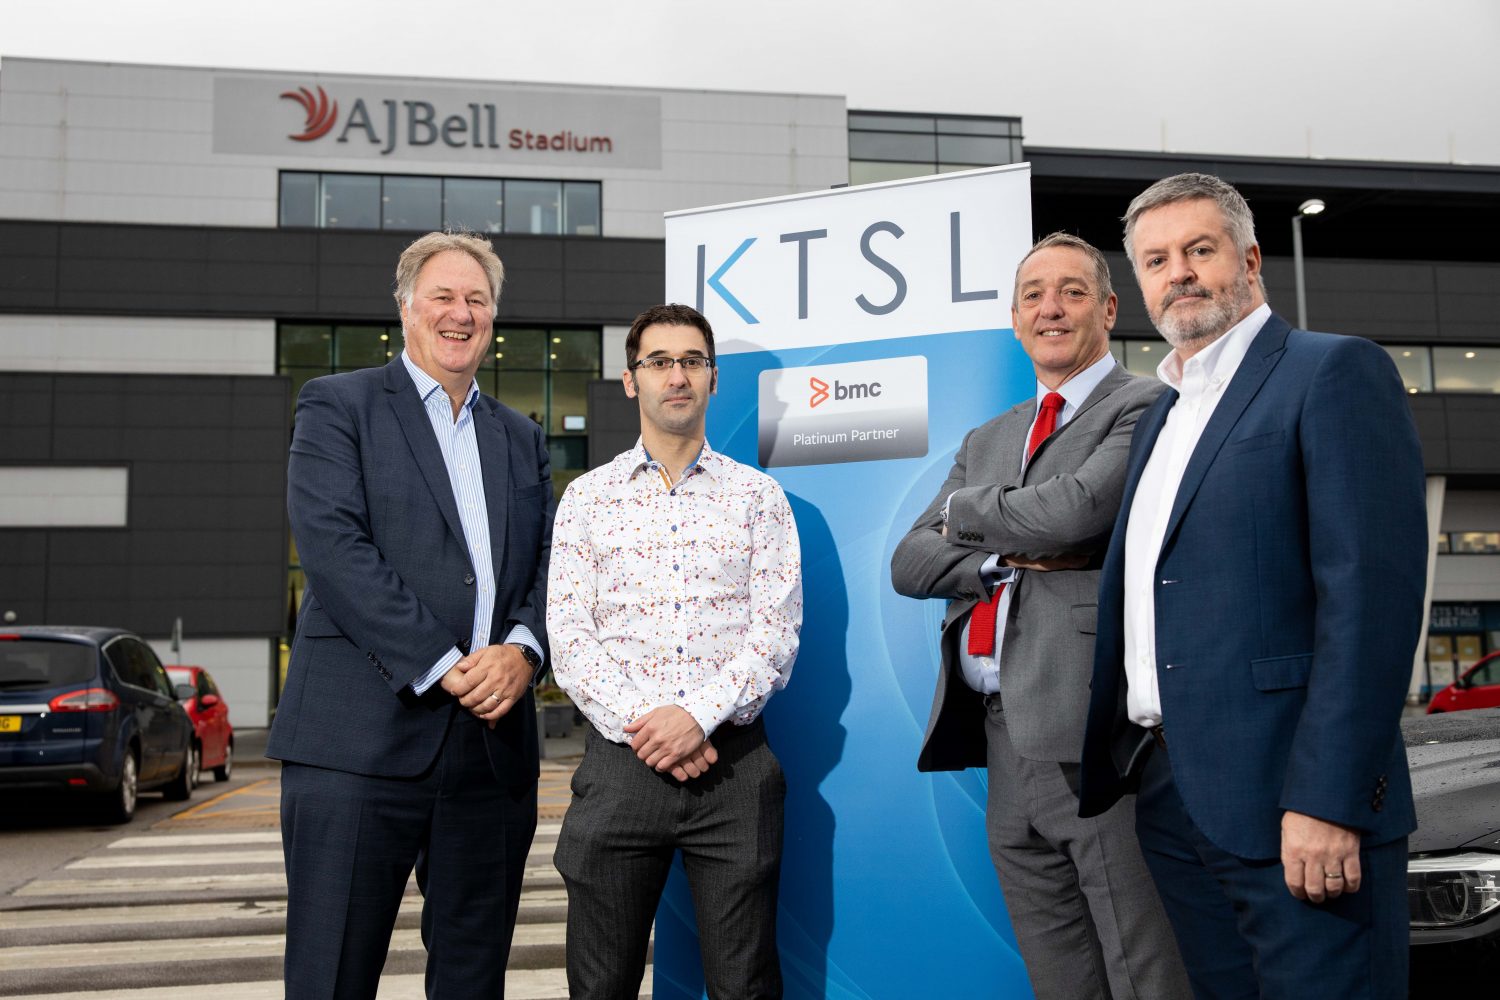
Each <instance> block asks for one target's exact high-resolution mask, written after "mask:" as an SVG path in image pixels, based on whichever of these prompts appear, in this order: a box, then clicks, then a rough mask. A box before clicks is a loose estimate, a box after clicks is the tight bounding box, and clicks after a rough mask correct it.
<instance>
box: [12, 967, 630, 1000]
mask: <svg viewBox="0 0 1500 1000" xmlns="http://www.w3.org/2000/svg"><path fill="white" fill-rule="evenodd" d="M651 978H652V968H651V966H649V965H648V966H646V978H645V981H644V982H643V983H642V987H643V992H642V993H641V1000H651ZM422 980H423V977H422V974H421V973H419V972H418V973H412V974H409V975H402V976H383V977H381V980H380V992H379V993H378V994H377V1000H425V997H426V994H425V992H424V990H423V984H422ZM203 993H204V987H202V986H152V987H149V988H147V989H138V990H111V991H109V992H107V993H105V992H101V991H94V990H90V991H86V992H82V993H45V994H42V995H40V996H32V997H28V998H27V1000H106V998H107V1000H203ZM505 995H506V996H507V997H508V998H509V1000H567V996H568V977H567V974H566V973H565V972H564V971H563V970H562V969H512V970H511V971H509V972H507V973H506V974H505ZM282 996H283V989H282V984H281V980H279V979H278V980H274V981H271V982H258V983H215V984H213V998H214V1000H281V998H282Z"/></svg>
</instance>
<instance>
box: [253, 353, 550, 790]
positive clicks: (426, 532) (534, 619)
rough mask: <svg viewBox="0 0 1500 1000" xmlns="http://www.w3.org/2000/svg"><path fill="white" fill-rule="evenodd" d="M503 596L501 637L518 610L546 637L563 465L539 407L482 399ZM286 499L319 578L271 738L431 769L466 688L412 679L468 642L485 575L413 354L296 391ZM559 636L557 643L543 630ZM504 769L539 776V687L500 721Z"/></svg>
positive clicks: (300, 752)
mask: <svg viewBox="0 0 1500 1000" xmlns="http://www.w3.org/2000/svg"><path fill="white" fill-rule="evenodd" d="M473 419H474V430H475V436H476V439H477V442H478V447H479V457H480V464H481V466H482V468H483V474H484V493H485V506H486V508H487V510H488V514H489V526H490V548H491V557H492V559H493V560H494V569H495V584H496V588H495V589H496V593H495V611H494V616H493V619H492V625H491V633H490V639H489V641H490V642H491V643H495V642H503V641H504V639H505V636H506V635H507V634H509V632H510V630H511V628H512V627H513V626H514V625H516V624H518V623H519V624H522V625H525V626H526V627H527V628H529V629H530V630H531V633H532V635H534V636H535V637H536V638H537V640H538V641H539V642H542V643H544V644H545V642H546V634H547V631H546V627H545V620H546V619H545V615H546V582H547V558H548V554H549V551H550V548H551V536H552V519H551V502H552V479H551V467H550V463H549V461H548V457H547V446H546V441H545V439H544V438H543V436H542V431H541V428H540V427H538V426H537V425H536V423H535V422H533V421H532V420H530V419H528V418H526V417H524V416H522V415H521V414H519V413H517V412H515V411H514V410H512V409H510V408H509V407H506V406H502V405H501V404H500V403H498V402H497V401H495V400H494V399H491V398H490V397H488V396H484V395H481V396H480V397H479V398H478V400H477V401H476V402H475V403H474V410H473ZM287 482H288V487H287V507H288V510H289V512H290V514H291V522H292V532H293V534H294V536H295V537H296V540H297V551H298V555H299V556H300V558H301V562H302V568H303V571H304V572H305V573H306V574H307V579H308V588H307V591H306V593H305V594H304V596H303V599H302V613H301V620H300V621H299V622H298V625H297V635H296V638H295V639H294V640H293V643H292V652H291V660H290V663H289V664H288V668H287V679H286V688H285V690H284V691H283V693H282V697H281V703H280V705H279V706H278V708H277V711H276V720H275V722H274V724H273V725H272V727H271V738H270V742H269V744H268V747H267V750H266V754H267V756H269V757H273V758H276V759H279V760H285V761H292V762H295V763H300V764H312V765H316V766H318V767H326V768H332V769H335V770H340V771H349V772H353V773H356V774H367V775H377V776H382V777H410V776H414V775H418V774H421V773H422V772H423V771H424V770H426V768H427V767H428V766H429V765H430V764H431V763H432V761H433V760H434V759H435V758H436V755H437V752H438V749H439V748H440V747H441V746H442V742H443V738H444V735H445V733H446V732H447V728H448V725H449V722H450V720H451V719H452V716H453V714H454V712H455V711H456V710H457V702H456V701H455V700H454V699H453V698H452V697H450V696H449V695H447V694H446V693H444V692H443V690H442V688H441V687H440V686H439V685H436V684H435V685H433V687H432V688H430V689H429V690H428V691H427V693H426V695H424V696H423V697H421V698H417V697H414V696H413V695H412V692H411V691H410V685H411V683H412V682H413V681H415V680H417V679H419V678H420V677H421V676H422V675H423V674H425V673H426V672H427V671H428V670H430V669H431V668H432V665H433V664H434V663H436V662H437V661H438V660H439V659H440V658H441V657H442V656H443V654H444V653H446V652H447V651H448V650H449V649H451V648H452V647H454V646H459V647H460V648H461V649H467V647H468V643H469V640H470V633H471V631H472V629H473V626H474V588H475V587H476V586H477V585H478V584H477V583H476V578H475V574H474V567H473V565H472V564H471V562H470V559H469V549H468V546H467V544H466V543H465V541H464V535H463V528H462V525H461V523H460V521H459V518H458V506H457V504H456V502H455V500H454V497H453V488H452V486H451V484H450V482H449V479H448V471H447V467H446V466H445V465H444V464H443V456H442V452H441V450H440V449H439V447H438V443H437V439H436V437H435V436H434V435H433V432H432V424H431V423H430V421H429V420H428V417H427V413H426V411H425V410H424V409H423V406H422V401H421V399H420V398H419V397H418V395H417V390H416V387H415V385H414V384H413V383H412V381H411V376H410V375H409V374H408V373H407V371H406V367H405V366H404V365H403V364H402V361H401V358H400V357H397V358H396V359H395V360H393V361H392V362H391V363H390V364H388V365H386V366H385V367H384V368H383V369H381V368H369V369H365V370H362V371H356V372H349V373H345V374H339V375H329V376H326V377H323V378H317V379H313V380H312V381H311V382H308V383H307V384H306V385H305V386H304V387H303V389H302V393H301V395H300V396H299V397H298V400H297V420H296V428H295V431H294V433H293V436H292V448H291V459H290V463H289V466H288V472H287ZM544 648H545V646H544ZM487 746H488V749H489V754H490V762H491V764H492V766H493V767H494V770H495V773H496V776H497V777H499V778H500V779H501V780H502V781H505V782H507V783H510V784H524V783H527V782H531V781H535V779H536V776H537V756H538V754H537V738H536V710H535V705H534V702H533V700H532V696H531V692H530V690H529V689H528V691H527V693H526V696H525V698H524V700H523V701H522V702H520V703H518V704H517V705H516V706H515V707H514V708H513V709H512V710H511V711H510V712H509V713H507V714H506V715H505V716H504V717H503V718H501V720H500V722H499V724H498V725H497V726H496V727H495V729H494V730H493V731H490V735H489V741H488V744H487Z"/></svg>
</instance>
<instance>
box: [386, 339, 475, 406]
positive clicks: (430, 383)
mask: <svg viewBox="0 0 1500 1000" xmlns="http://www.w3.org/2000/svg"><path fill="white" fill-rule="evenodd" d="M401 363H402V364H403V365H405V366H406V374H408V375H410V376H411V380H412V384H413V385H415V386H416V387H417V395H418V396H420V397H421V399H422V402H423V404H424V405H425V404H426V402H427V400H428V399H429V398H430V397H431V396H432V394H433V393H434V392H436V391H437V390H439V389H441V388H442V387H443V386H442V384H441V383H440V382H438V380H437V379H435V378H433V377H432V376H431V375H429V374H427V373H426V372H424V371H423V370H422V369H421V368H418V367H417V363H416V362H415V361H413V360H412V359H411V355H409V354H407V353H406V349H405V348H402V349H401ZM478 398H479V383H478V382H475V381H473V380H472V379H471V380H470V381H469V394H468V395H467V396H466V397H465V398H464V407H465V408H466V409H467V408H468V407H470V406H473V405H474V401H475V400H476V399H478Z"/></svg>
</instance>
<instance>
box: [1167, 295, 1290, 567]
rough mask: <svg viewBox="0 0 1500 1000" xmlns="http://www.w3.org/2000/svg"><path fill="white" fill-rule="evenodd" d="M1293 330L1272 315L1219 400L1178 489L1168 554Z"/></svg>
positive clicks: (1169, 529)
mask: <svg viewBox="0 0 1500 1000" xmlns="http://www.w3.org/2000/svg"><path fill="white" fill-rule="evenodd" d="M1290 330H1291V327H1290V326H1289V325H1288V324H1287V321H1286V320H1284V319H1282V318H1281V317H1280V316H1277V315H1276V314H1275V313H1272V314H1271V317H1270V319H1268V320H1266V322H1265V325H1264V326H1262V327H1261V329H1260V332H1259V333H1257V334H1256V335H1255V340H1254V341H1253V342H1251V344H1250V350H1248V351H1247V352H1245V358H1244V360H1243V361H1241V362H1240V367H1239V370H1238V371H1236V372H1235V373H1234V378H1232V379H1230V380H1229V385H1228V387H1227V388H1226V389H1225V390H1224V398H1223V399H1221V400H1219V405H1218V406H1217V407H1215V408H1214V415H1213V416H1212V417H1210V418H1209V419H1208V424H1207V426H1205V427H1204V428H1203V434H1202V436H1201V437H1199V438H1198V444H1197V445H1196V446H1195V447H1194V448H1193V454H1192V455H1191V456H1190V457H1189V458H1188V464H1187V467H1186V468H1185V469H1184V470H1183V472H1182V482H1181V484H1180V485H1179V486H1178V487H1177V498H1176V499H1175V500H1174V501H1173V502H1172V516H1171V518H1170V519H1169V520H1168V521H1167V533H1166V534H1165V535H1163V536H1162V551H1166V546H1167V542H1168V541H1170V540H1171V538H1172V535H1173V533H1175V532H1176V531H1177V526H1178V525H1179V524H1181V523H1182V517H1183V515H1184V514H1185V513H1187V509H1188V505H1189V504H1190V503H1192V500H1193V495H1194V494H1196V493H1197V492H1198V487H1200V486H1202V485H1203V477H1204V476H1205V475H1207V474H1208V469H1209V466H1211V465H1212V464H1213V461H1214V457H1215V456H1217V455H1218V453H1219V449H1220V448H1221V447H1222V446H1223V444H1224V440H1225V438H1227V437H1229V432H1230V431H1232V430H1233V429H1234V425H1235V424H1236V423H1237V422H1238V421H1239V419H1240V415H1241V414H1242V413H1244V412H1245V407H1247V406H1249V405H1250V401H1251V400H1252V399H1254V398H1255V395H1256V393H1258V392H1260V387H1261V386H1262V385H1264V384H1265V381H1266V376H1268V375H1270V374H1271V369H1273V368H1275V367H1276V362H1277V361H1278V360H1280V358H1281V351H1282V348H1283V347H1285V346H1286V335H1287V333H1288V332H1289V331H1290Z"/></svg>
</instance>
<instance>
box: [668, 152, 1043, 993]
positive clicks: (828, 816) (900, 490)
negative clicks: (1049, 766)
mask: <svg viewBox="0 0 1500 1000" xmlns="http://www.w3.org/2000/svg"><path fill="white" fill-rule="evenodd" d="M1030 245H1031V207H1030V169H1029V167H1028V166H1027V165H1025V164H1020V165H1016V166H1009V167H998V168H991V169H985V170H975V171H969V172H965V173H958V174H943V175H937V176H932V177H923V178H918V179H914V180H906V181H896V182H891V183H885V184H874V185H868V186H861V187H857V188H843V189H835V190H831V191H824V192H817V193H813V194H806V195H796V196H791V197H785V198H775V199H770V200H767V201H758V202H749V203H744V204H737V205H727V206H722V207H716V208H705V209H698V210H692V211H684V212H675V213H672V214H669V215H668V216H667V218H666V274H667V278H666V285H667V287H666V298H667V301H669V302H685V303H687V304H689V305H694V306H696V307H697V308H698V309H700V310H702V311H703V312H704V313H705V314H706V315H707V316H708V318H709V321H710V322H711V323H712V324H713V328H714V336H715V341H716V346H717V349H718V359H719V386H718V395H717V396H715V397H714V398H713V400H712V401H711V402H710V404H709V413H708V440H709V443H710V444H711V445H712V447H714V448H716V449H718V450H719V451H720V452H723V453H725V454H727V455H729V456H730V457H732V458H734V459H736V460H738V461H741V462H744V463H746V464H748V465H750V466H752V467H755V468H759V469H764V470H765V471H766V472H767V473H769V474H770V475H772V476H774V477H775V478H776V479H777V481H779V482H780V483H781V485H782V488H783V489H784V490H785V491H786V494H787V498H788V499H789V500H790V501H791V505H792V510H793V513H794V514H795V516H796V519H797V528H798V531H799V533H800V535H801V539H802V558H803V595H804V598H805V602H806V610H805V614H804V618H803V626H802V645H801V650H800V652H799V653H798V655H797V663H796V667H795V669H794V670H793V672H792V677H791V681H790V683H789V685H788V687H787V689H786V690H785V691H782V692H780V693H778V694H777V695H776V696H775V697H773V698H772V699H771V702H770V705H769V707H768V708H767V710H766V715H765V718H766V723H767V727H768V731H769V734H770V740H771V745H772V748H773V749H774V750H775V751H776V754H777V756H778V757H779V758H780V760H781V763H782V767H783V769H784V771H785V773H786V782H787V802H786V840H785V856H784V860H783V865H782V874H781V904H780V911H779V916H778V937H779V942H780V949H781V958H782V969H783V975H784V977H785V980H786V995H787V996H788V997H792V998H798V1000H824V998H830V1000H845V998H850V1000H852V998H860V1000H865V998H869V1000H884V998H889V997H928V996H972V997H986V998H994V997H1029V996H1030V995H1031V993H1030V987H1029V986H1028V984H1027V979H1026V973H1025V969H1024V967H1023V966H1022V964H1021V960H1020V958H1019V956H1018V955H1017V952H1016V948H1015V938H1014V936H1013V934H1012V932H1011V929H1010V921H1009V919H1008V918H1007V916H1006V913H1005V906H1004V903H1003V901H1002V899H1001V895H1000V890H999V887H998V885H997V883H996V879H995V872H994V869H993V868H992V866H991V863H990V858H989V852H988V848H987V846H986V843H985V824H984V805H985V791H986V783H985V775H984V773H983V771H982V769H975V770H970V771H966V772H954V773H943V774H919V773H918V772H917V769H916V760H917V751H918V748H919V747H920V744H921V739H922V734H923V731H924V729H925V727H926V723H927V717H928V711H929V708H930V706H931V704H932V693H933V686H934V684H935V681H936V677H937V670H938V653H937V640H938V624H939V622H940V621H941V619H942V612H943V606H942V605H943V602H942V601H914V600H910V599H908V598H904V597H900V596H898V595H897V594H895V593H894V592H893V591H892V590H891V584H890V561H891V553H892V551H893V550H894V549H895V546H896V543H897V542H898V541H900V539H901V537H902V536H903V535H904V534H905V533H906V531H907V529H908V528H910V527H911V524H912V522H913V521H914V520H915V519H916V517H917V515H918V514H919V513H921V511H922V509H923V508H924V507H925V506H926V505H927V503H928V501H929V500H931V499H932V497H933V496H934V494H935V493H936V492H937V490H938V488H939V487H940V486H941V485H942V482H943V479H944V477H945V476H946V474H947V471H948V469H949V467H950V466H951V464H952V462H953V456H954V452H955V451H957V449H958V446H959V444H960V443H961V442H962V440H963V436H964V434H965V433H966V432H967V431H968V430H969V429H971V428H973V427H975V426H977V425H978V424H980V423H983V422H984V421H986V420H988V419H990V418H991V417H993V416H995V415H996V414H998V413H1000V412H1001V411H1002V410H1003V409H1005V408H1007V407H1009V406H1011V405H1012V404H1014V403H1016V402H1019V401H1020V400H1022V399H1025V398H1028V397H1029V396H1031V395H1032V394H1033V387H1034V385H1035V378H1034V376H1033V374H1032V369H1031V365H1030V362H1029V361H1028V360H1027V358H1026V356H1025V354H1024V353H1023V352H1022V351H1021V349H1020V345H1019V344H1018V343H1017V342H1016V339H1015V336H1014V333H1013V331H1012V330H1011V319H1010V306H1011V291H1012V286H1013V283H1014V278H1015V271H1016V266H1017V264H1018V263H1019V262H1020V260H1021V258H1022V256H1024V254H1025V253H1026V251H1027V249H1029V247H1030ZM654 962H655V970H656V971H655V983H654V993H653V995H654V996H655V997H656V998H657V1000H679V998H698V997H702V996H704V995H705V994H704V990H703V980H702V967H701V964H700V961H699V954H698V940H697V936H696V931H695V928H694V920H693V909H692V900H691V896H690V894H689V892H688V890H687V885H686V879H685V878H684V876H683V874H682V870H681V867H680V865H679V866H677V868H676V869H675V870H674V872H673V874H672V877H671V881H670V883H669V885H668V891H667V895H666V897H665V898H664V900H663V903H662V906H661V909H660V911H659V912H658V915H657V923H656V947H655V959H654Z"/></svg>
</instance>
